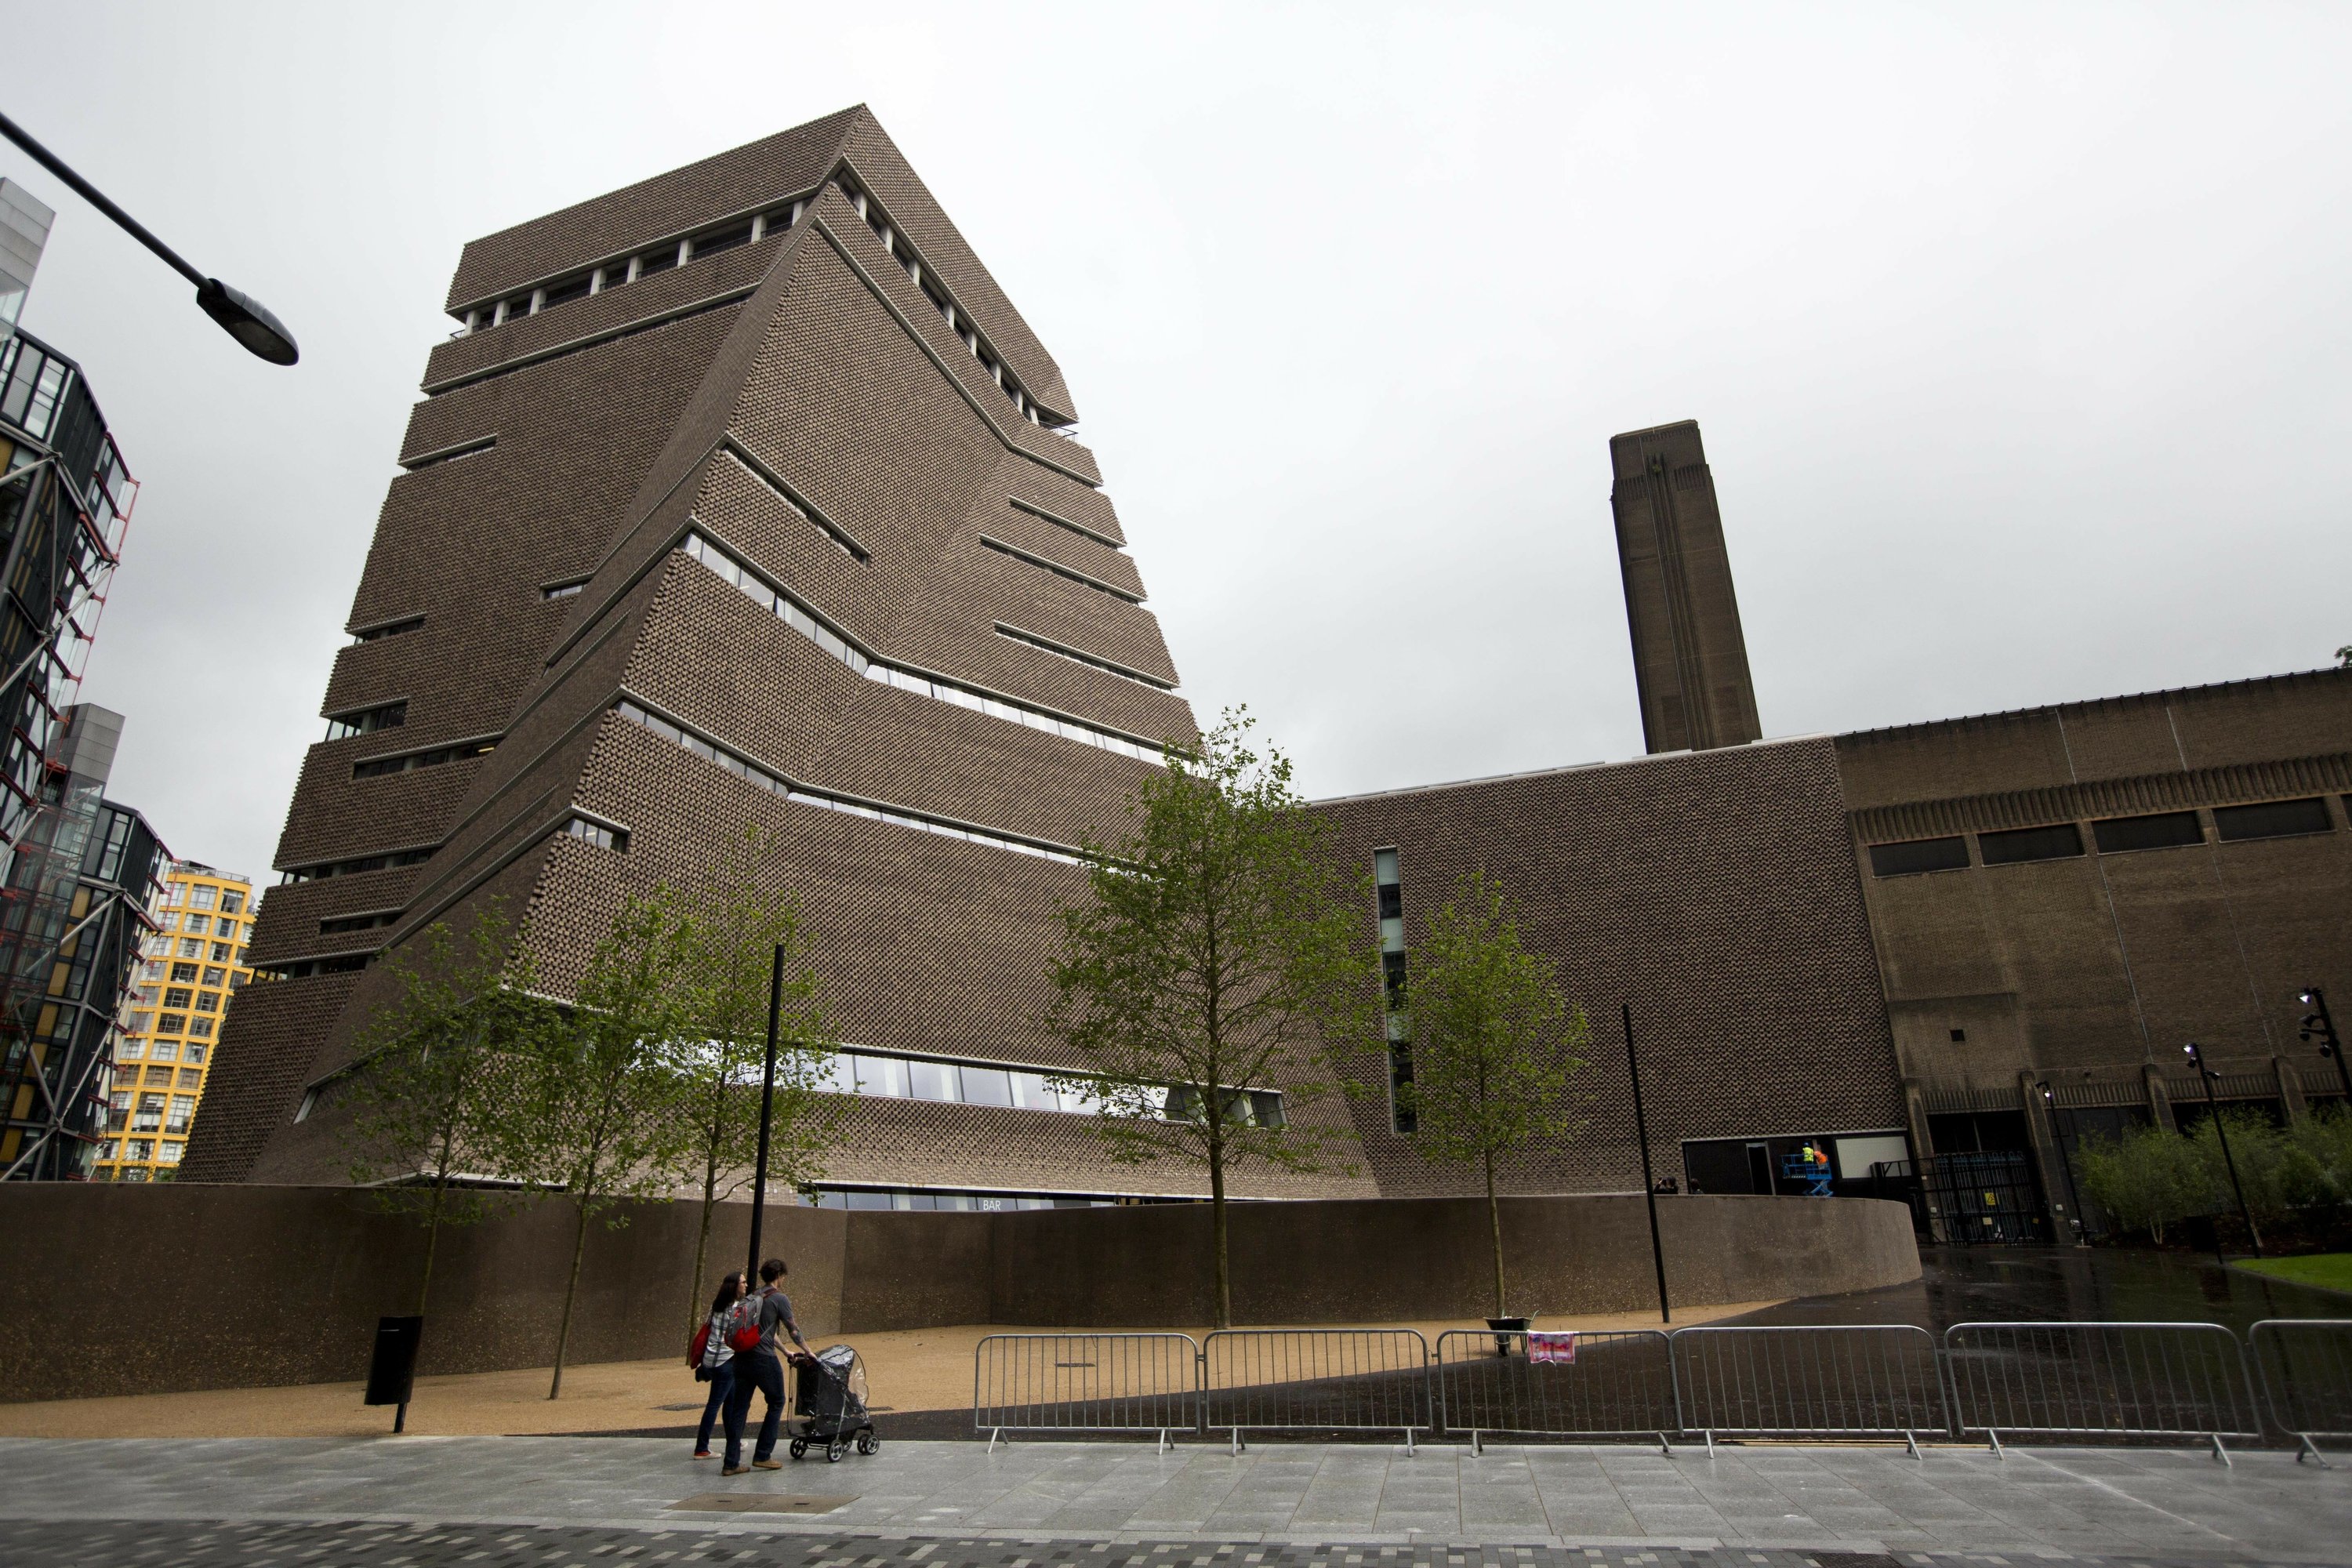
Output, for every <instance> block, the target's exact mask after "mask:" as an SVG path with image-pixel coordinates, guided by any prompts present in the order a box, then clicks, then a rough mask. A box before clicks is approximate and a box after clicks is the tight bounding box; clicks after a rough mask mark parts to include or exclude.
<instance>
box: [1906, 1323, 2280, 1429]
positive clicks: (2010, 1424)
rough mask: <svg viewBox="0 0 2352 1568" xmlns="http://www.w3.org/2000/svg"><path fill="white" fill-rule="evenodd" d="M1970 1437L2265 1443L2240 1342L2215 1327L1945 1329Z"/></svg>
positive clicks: (1962, 1421)
mask: <svg viewBox="0 0 2352 1568" xmlns="http://www.w3.org/2000/svg"><path fill="white" fill-rule="evenodd" d="M1944 1356H1945V1361H1946V1363H1947V1364H1948V1366H1949V1367H1950V1369H1951V1374H1952V1390H1953V1395H1954V1403H1955V1405H1956V1408H1957V1412H1958V1416H1959V1423H1960V1431H1961V1432H1962V1433H1963V1434H1966V1433H1969V1432H1981V1433H1983V1434H1984V1435H1985V1436H1986V1438H1987V1440H1988V1441H1990V1443H1991V1444H1992V1445H1993V1446H1994V1447H1996V1448H1998V1447H2000V1434H2002V1433H2003V1432H2033V1433H2042V1434H2063V1435H2065V1436H2110V1437H2125V1436H2129V1437H2203V1438H2207V1439H2210V1441H2211V1443H2212V1445H2213V1451H2214V1453H2215V1455H2216V1456H2217V1457H2219V1458H2221V1459H2222V1460H2223V1461H2225V1462H2226V1461H2227V1460H2228V1459H2229V1457H2230V1455H2229V1450H2228V1449H2227V1448H2225V1447H2222V1446H2221V1439H2222V1438H2224V1437H2242V1438H2246V1439H2249V1440H2252V1441H2259V1440H2260V1439H2261V1437H2262V1422H2261V1418H2260V1416H2259V1415H2257V1414H2256V1413H2255V1410H2254V1402H2253V1390H2252V1384H2251V1382H2250V1380H2249V1379H2248V1377H2247V1375H2246V1360H2245V1352H2244V1351H2243V1350H2242V1347H2241V1346H2240V1345H2239V1343H2238V1337H2237V1336H2236V1335H2235V1334H2233V1333H2231V1331H2229V1330H2227V1329H2225V1328H2223V1327H2221V1325H2220V1324H2219V1323H1955V1324H1954V1325H1952V1326H1951V1327H1950V1328H1948V1329H1947V1330H1945V1331H1944Z"/></svg>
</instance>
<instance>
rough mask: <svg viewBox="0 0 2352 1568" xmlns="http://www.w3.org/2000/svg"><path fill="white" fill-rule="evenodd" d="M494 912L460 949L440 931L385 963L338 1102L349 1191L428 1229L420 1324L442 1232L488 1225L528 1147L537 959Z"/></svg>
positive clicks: (541, 1022) (539, 1006) (542, 1014)
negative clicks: (387, 988) (381, 995)
mask: <svg viewBox="0 0 2352 1568" xmlns="http://www.w3.org/2000/svg"><path fill="white" fill-rule="evenodd" d="M517 935H518V932H517V930H516V927H515V926H514V924H513V923H512V922H511V921H509V920H508V919H507V917H506V913H505V910H504V909H503V908H502V907H501V906H500V905H499V903H498V902H497V901H496V900H491V901H490V902H488V903H487V904H485V905H483V906H481V907H480V908H478V910H476V911H475V914H474V918H473V920H472V921H471V922H470V923H469V925H468V926H467V931H466V932H465V934H464V935H463V936H462V937H460V936H459V935H457V933H456V932H454V931H452V930H451V929H450V927H449V925H448V924H447V922H446V921H436V922H435V923H434V924H432V925H431V926H428V927H426V928H425V931H424V932H423V933H422V934H420V935H419V936H418V937H417V938H416V939H415V940H414V941H413V942H408V943H406V944H404V945H403V946H402V947H401V948H399V949H397V950H396V951H394V952H393V953H392V955H391V956H390V957H389V958H388V959H387V960H386V967H387V968H388V969H389V971H390V972H391V976H392V980H393V983H394V985H395V986H396V987H397V990H396V992H395V994H394V996H393V997H392V999H391V1000H390V1001H389V1002H387V1003H385V1004H384V1005H383V1006H381V1007H379V1008H377V1009H376V1010H375V1011H374V1012H373V1014H372V1015H371V1016H369V1017H368V1019H367V1020H366V1022H365V1023H364V1024H363V1025H362V1026H361V1030H360V1034H359V1037H358V1041H357V1045H358V1050H357V1052H356V1054H355V1056H354V1058H353V1061H352V1067H351V1068H350V1069H349V1072H348V1075H347V1077H346V1079H345V1080H344V1083H343V1085H342V1091H341V1094H340V1095H338V1096H336V1098H339V1099H341V1100H343V1101H344V1102H345V1103H347V1104H348V1105H349V1106H350V1107H351V1113H350V1116H349V1118H348V1119H347V1120H346V1121H344V1122H343V1124H342V1127H341V1139H342V1141H343V1146H344V1152H345V1155H346V1157H347V1160H348V1163H349V1170H350V1173H351V1178H352V1182H353V1183H354V1184H357V1185H361V1186H366V1187H370V1188H372V1189H373V1198H374V1200H375V1201H376V1202H377V1203H379V1204H381V1205H383V1206H385V1207H388V1208H392V1209H394V1210H397V1211H400V1212H403V1213H406V1214H410V1215H415V1217H416V1218H417V1219H418V1221H419V1222H420V1223H422V1224H423V1225H424V1226H425V1266H424V1269H423V1274H422V1278H421V1279H419V1280H418V1283H417V1288H416V1310H417V1311H418V1312H419V1313H420V1314H422V1313H423V1312H424V1311H425V1306H426V1303H427V1302H428V1300H430V1298H431V1294H432V1289H433V1264H434V1258H435V1256H436V1252H437V1250H438V1248H439V1244H440V1237H441V1229H442V1227H443V1226H451V1225H471V1224H475V1223H477V1222H478V1221H480V1220H482V1219H485V1218H488V1216H489V1215H490V1214H491V1212H493V1210H492V1205H491V1202H490V1199H491V1196H492V1193H493V1192H494V1191H495V1189H493V1188H486V1187H485V1186H484V1185H483V1184H482V1180H483V1178H490V1179H493V1180H495V1179H498V1178H502V1177H505V1176H507V1175H509V1173H510V1172H511V1170H512V1168H513V1166H514V1163H515V1158H516V1150H517V1147H518V1145H519V1144H520V1143H525V1142H529V1141H530V1136H529V1133H530V1130H529V1129H528V1128H527V1126H525V1125H524V1119H525V1118H526V1117H527V1116H528V1114H529V1108H528V1107H527V1105H526V1104H525V1103H524V1100H523V1097H522V1096H521V1094H520V1087H521V1084H522V1081H523V1080H524V1079H525V1077H526V1076H527V1075H526V1072H525V1068H526V1066H527V1064H528V1062H529V1060H530V1056H531V1053H532V1052H533V1051H534V1050H535V1049H536V1041H537V1039H538V1037H539V1035H540V1033H541V1030H542V1029H543V1028H544V1027H545V1026H546V1024H547V1022H548V1017H549V1010H548V1006H547V1004H545V1003H544V1002H542V1001H541V1000H540V999H539V997H538V996H537V995H535V994H533V990H532V984H531V971H530V959H529V956H528V954H525V953H521V952H517V951H516V949H517Z"/></svg>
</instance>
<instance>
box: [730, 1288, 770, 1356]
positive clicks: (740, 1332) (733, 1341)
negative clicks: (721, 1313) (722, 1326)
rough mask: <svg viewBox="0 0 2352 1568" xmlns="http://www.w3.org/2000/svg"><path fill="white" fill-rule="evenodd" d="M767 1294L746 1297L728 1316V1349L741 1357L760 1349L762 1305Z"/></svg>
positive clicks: (736, 1304) (760, 1293)
mask: <svg viewBox="0 0 2352 1568" xmlns="http://www.w3.org/2000/svg"><path fill="white" fill-rule="evenodd" d="M765 1294H766V1293H765V1292H764V1291H762V1292H759V1293H756V1294H753V1295H750V1296H746V1297H744V1298H743V1299H742V1300H740V1301H738V1302H736V1303H735V1305H734V1306H733V1307H732V1308H731V1309H730V1310H729V1311H728V1314H727V1348H728V1349H729V1350H730V1351H733V1352H736V1353H737V1354H739V1355H740V1354H742V1353H744V1352H747V1351H755V1350H758V1349H759V1348H760V1303H761V1300H762V1299H763V1298H764V1296H765Z"/></svg>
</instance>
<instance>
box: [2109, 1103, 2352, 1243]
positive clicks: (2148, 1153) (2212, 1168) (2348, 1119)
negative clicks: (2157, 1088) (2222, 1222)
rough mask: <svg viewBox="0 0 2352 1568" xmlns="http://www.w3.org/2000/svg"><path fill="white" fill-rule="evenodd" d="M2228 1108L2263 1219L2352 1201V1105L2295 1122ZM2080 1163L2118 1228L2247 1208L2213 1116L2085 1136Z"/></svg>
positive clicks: (2235, 1154) (2234, 1145)
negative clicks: (2187, 1123) (2180, 1126)
mask: <svg viewBox="0 0 2352 1568" xmlns="http://www.w3.org/2000/svg"><path fill="white" fill-rule="evenodd" d="M2221 1121H2222V1122H2224V1123H2226V1124H2227V1128H2228V1131H2229V1135H2230V1150H2229V1153H2230V1159H2231V1160H2234V1161H2235V1162H2236V1164H2237V1168H2238V1183H2239V1186H2240V1187H2242V1188H2243V1190H2244V1192H2245V1195H2246V1207H2247V1209H2248V1210H2249V1211H2250V1212H2251V1213H2252V1215H2253V1217H2254V1222H2255V1224H2256V1225H2257V1226H2260V1225H2263V1224H2267V1223H2269V1222H2271V1221H2273V1220H2276V1219H2279V1218H2282V1217H2283V1216H2284V1215H2287V1214H2289V1213H2290V1212H2292V1211H2294V1210H2296V1209H2304V1208H2311V1207H2316V1206H2321V1205H2336V1204H2344V1203H2352V1113H2347V1111H2345V1110H2341V1109H2338V1108H2336V1107H2329V1108H2328V1109H2326V1110H2321V1111H2319V1112H2317V1113H2316V1114H2315V1115H2312V1116H2308V1117H2305V1118H2304V1119H2302V1120H2301V1121H2297V1122H2295V1123H2294V1125H2293V1126H2292V1127H2287V1128H2279V1127H2274V1126H2273V1125H2272V1124H2271V1121H2270V1119H2269V1118H2268V1117H2265V1116H2263V1115H2260V1114H2258V1113H2256V1112H2254V1111H2251V1110H2242V1109H2238V1108H2232V1107H2225V1108H2223V1110H2221ZM2074 1166H2075V1171H2076V1173H2077V1176H2078V1178H2079V1179H2080V1180H2081V1182H2082V1184H2083V1191H2084V1194H2085V1195H2087V1196H2088V1197H2089V1198H2090V1199H2091V1200H2092V1201H2093V1202H2095V1203H2096V1204H2097V1205H2099V1206H2100V1207H2101V1208H2103V1209H2105V1211H2106V1212H2107V1215H2108V1217H2109V1218H2111V1219H2112V1220H2114V1221H2115V1223H2116V1226H2118V1227H2120V1228H2121V1229H2124V1230H2145V1231H2147V1232H2148V1234H2149V1235H2150V1236H2151V1237H2154V1238H2155V1239H2156V1240H2158V1241H2162V1240H2163V1239H2164V1233H2165V1231H2166V1229H2167V1227H2168V1226H2175V1225H2178V1224H2179V1222H2180V1221H2182V1220H2184V1219H2189V1218H2192V1217H2195V1216H2199V1215H2221V1214H2229V1213H2233V1212H2234V1211H2235V1210H2236V1207H2237V1203H2238V1194H2237V1190H2236V1189H2233V1188H2232V1187H2231V1184H2230V1171H2229V1161H2225V1160H2224V1158H2223V1157H2222V1152H2221V1128H2220V1127H2217V1126H2216V1124H2215V1122H2214V1120H2213V1118H2211V1117H2210V1116H2209V1117H2207V1118H2205V1119H2204V1120H2203V1121H2200V1122H2199V1123H2197V1125H2196V1126H2195V1127H2194V1129H2193V1130H2192V1131H2189V1133H2187V1134H2182V1133H2178V1132H2172V1131H2167V1130H2166V1129H2164V1128H2161V1127H2140V1128H2135V1129H2133V1130H2131V1131H2127V1132H2125V1133H2124V1134H2123V1135H2122V1136H2120V1137H2115V1138H2106V1137H2100V1138H2092V1139H2088V1140H2085V1141H2084V1144H2083V1146H2082V1148H2081V1149H2080V1151H2079V1152H2077V1153H2076V1154H2075V1155H2074Z"/></svg>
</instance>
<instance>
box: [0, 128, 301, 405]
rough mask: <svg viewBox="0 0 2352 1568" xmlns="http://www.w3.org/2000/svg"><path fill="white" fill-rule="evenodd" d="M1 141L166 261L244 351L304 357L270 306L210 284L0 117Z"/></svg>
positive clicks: (284, 360) (288, 359) (290, 359)
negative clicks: (11, 144)
mask: <svg viewBox="0 0 2352 1568" xmlns="http://www.w3.org/2000/svg"><path fill="white" fill-rule="evenodd" d="M0 135H5V137H7V138H8V140H9V141H11V142H15V143H16V145H17V146H19V147H22V148H23V149H24V150H25V151H26V153H30V154H31V155H32V158H33V161H34V162H35V163H38V164H40V166H41V167H42V168H44V169H47V171H48V172H49V173H50V174H55V175H56V176H57V177H58V179H60V180H63V181H64V182H65V183H66V184H68V185H69V186H71V187H72V189H73V191H74V193H75V194H76V195H79V196H80V197H81V199H82V200H84V201H86V202H88V203H89V205H92V206H94V207H96V208H97V209H98V210H99V211H100V212H102V213H104V214H105V215H106V216H108V217H110V218H112V219H113V220H114V221H115V223H116V225H117V226H120V227H121V229H122V231H123V232H124V233H126V234H128V235H130V236H131V238H133V239H135V240H137V241H138V242H139V243H140V244H142V245H143V246H145V247H147V248H148V249H150V250H152V251H153V252H154V253H155V254H156V255H158V256H160V257H162V258H163V260H164V261H165V262H166V263H168V264H169V265H170V267H171V268H172V270H173V271H174V272H177V273H178V274H179V275H180V276H181V277H183V278H185V279H187V280H188V281H189V282H191V283H194V285H195V286H196V304H197V306H198V307H199V308H201V309H202V310H203V311H204V313H205V315H207V316H210V317H211V318H212V319H213V320H214V321H217V322H219V323H220V327H221V330H222V331H225V332H226V333H227V334H228V335H229V336H230V337H233V338H235V339H236V341H237V342H240V343H243V344H244V345H245V346H246V348H247V350H248V351H249V352H251V353H254V354H255V355H257V356H258V357H259V358H262V359H266V360H268V362H269V363H271V364H292V363H294V362H295V361H297V360H299V359H300V358H301V357H302V352H301V351H300V350H299V349H298V348H296V347H295V346H294V334H293V333H292V332H289V331H287V330H286V323H285V322H283V321H279V320H278V318H277V317H276V316H273V315H271V314H270V313H269V309H268V306H266V305H264V304H262V302H261V301H260V300H257V299H255V298H253V296H251V295H250V294H246V293H242V292H240V291H239V290H237V289H232V288H230V287H229V286H228V285H227V284H226V283H224V282H222V281H221V280H220V279H217V278H207V277H206V276H205V274H203V273H201V272H199V271H197V270H196V269H195V268H194V267H192V266H190V265H189V264H188V263H187V262H186V261H185V260H184V259H182V258H181V256H180V253H179V252H178V251H176V250H173V248H172V247H170V246H168V245H165V244H164V243H163V241H162V240H160V239H157V238H156V237H154V236H153V235H152V234H150V233H148V232H147V228H146V226H145V225H143V224H142V223H141V222H140V221H139V220H138V219H137V218H134V217H132V216H131V215H130V214H129V213H127V212H124V211H123V210H122V209H121V207H119V206H116V205H114V204H113V203H112V202H110V201H109V200H107V199H106V197H105V195H103V194H101V193H100V190H99V188H98V187H97V186H96V185H93V184H90V183H89V181H88V180H85V179H83V178H82V177H81V176H80V175H79V174H75V173H74V172H73V171H72V170H71V169H69V168H68V167H67V166H66V163H65V161H64V160H63V159H61V158H59V157H58V155H57V154H56V153H52V152H50V151H49V150H48V149H47V147H44V146H42V145H41V144H40V143H39V142H36V141H34V140H33V139H32V137H30V136H28V135H26V133H25V130H24V128H23V127H22V126H20V125H18V124H17V123H16V121H13V120H11V119H9V118H8V117H7V116H6V115H5V114H0Z"/></svg>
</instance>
